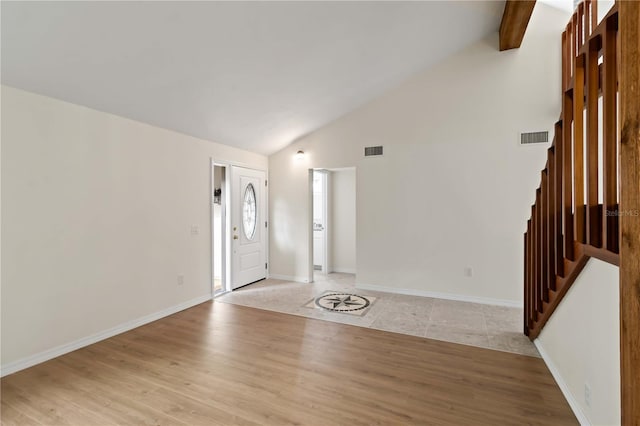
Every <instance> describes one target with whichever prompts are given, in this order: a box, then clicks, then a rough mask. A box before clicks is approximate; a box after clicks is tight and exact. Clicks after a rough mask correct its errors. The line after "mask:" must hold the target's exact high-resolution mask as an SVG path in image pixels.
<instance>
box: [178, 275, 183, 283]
mask: <svg viewBox="0 0 640 426" xmlns="http://www.w3.org/2000/svg"><path fill="white" fill-rule="evenodd" d="M183 284H184V275H182V274H180V275H178V285H183Z"/></svg>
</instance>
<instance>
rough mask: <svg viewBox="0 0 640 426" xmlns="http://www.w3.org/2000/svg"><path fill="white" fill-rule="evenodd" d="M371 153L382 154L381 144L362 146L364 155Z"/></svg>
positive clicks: (370, 154)
mask: <svg viewBox="0 0 640 426" xmlns="http://www.w3.org/2000/svg"><path fill="white" fill-rule="evenodd" d="M373 155H382V145H380V146H366V147H365V148H364V156H365V157H371V156H373Z"/></svg>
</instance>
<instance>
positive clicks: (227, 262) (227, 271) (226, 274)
mask: <svg viewBox="0 0 640 426" xmlns="http://www.w3.org/2000/svg"><path fill="white" fill-rule="evenodd" d="M209 160H210V167H209V173H210V189H209V197H210V200H209V206H210V223H211V225H210V226H211V235H210V238H211V241H210V256H209V258H210V260H211V297H212V298H213V297H217V296H220V295H222V294H225V293H228V292H230V291H231V256H230V255H229V247H231V220H230V218H231V179H230V177H231V176H230V169H231V166H237V167H244V168H247V169H253V170H259V171H263V172H264V173H265V179H266V181H267V187H266V189H265V197H264V203H265V205H264V209H265V213H264V215H265V221H266V222H267V227H266V231H265V259H266V262H267V270H266V274H267V275H266V276H267V279H268V278H269V269H270V268H271V264H270V262H269V234H270V232H269V231H270V228H271V226H270V222H269V184H268V182H269V170H268V169H266V168H262V167H256V166H255V165H252V164H247V163H242V162H239V161H232V160H224V159H219V158H215V159H214V157H210V158H209ZM216 166H218V167H224V169H225V181H224V185H225V187H224V189H223V196H224V201H223V203H224V206H225V208H224V209H223V224H222V291H221V292H219V293H218V294H215V290H214V285H215V284H214V277H215V274H214V272H215V271H214V259H213V256H214V252H213V249H214V235H213V233H214V232H215V230H214V226H213V221H214V212H213V205H214V204H213V191H214V189H215V186H214V185H215V183H214V168H215V167H216Z"/></svg>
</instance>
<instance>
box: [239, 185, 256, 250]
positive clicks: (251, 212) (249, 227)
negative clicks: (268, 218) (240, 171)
mask: <svg viewBox="0 0 640 426" xmlns="http://www.w3.org/2000/svg"><path fill="white" fill-rule="evenodd" d="M256 212H257V209H256V191H255V189H254V188H253V184H249V185H247V187H246V188H245V190H244V202H243V204H242V230H243V231H244V236H245V237H247V239H248V240H252V239H253V237H254V235H255V234H256V225H257V222H258V218H257V216H256Z"/></svg>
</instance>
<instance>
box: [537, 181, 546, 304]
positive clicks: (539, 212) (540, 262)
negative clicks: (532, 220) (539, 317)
mask: <svg viewBox="0 0 640 426" xmlns="http://www.w3.org/2000/svg"><path fill="white" fill-rule="evenodd" d="M541 203H542V190H541V189H540V188H538V189H537V191H536V260H537V264H536V277H537V279H536V292H537V297H536V303H537V305H536V307H537V311H538V312H539V313H540V314H542V312H543V304H542V301H543V300H544V290H543V289H544V273H543V269H542V268H543V265H544V262H543V255H542V247H543V244H542V211H543V210H542V208H541V207H540V206H541Z"/></svg>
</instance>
